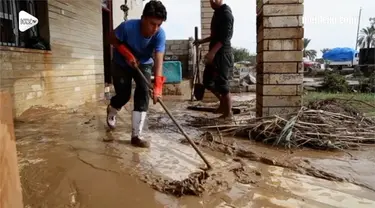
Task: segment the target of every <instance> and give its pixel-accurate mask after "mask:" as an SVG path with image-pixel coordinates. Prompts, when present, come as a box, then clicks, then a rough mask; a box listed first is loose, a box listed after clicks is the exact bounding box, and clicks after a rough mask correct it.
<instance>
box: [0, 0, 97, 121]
mask: <svg viewBox="0 0 375 208" xmlns="http://www.w3.org/2000/svg"><path fill="white" fill-rule="evenodd" d="M48 10H49V11H48V15H49V30H50V37H51V38H50V42H51V51H42V50H34V49H22V48H13V47H4V46H2V47H0V53H1V57H0V63H1V67H0V74H1V76H0V77H1V78H0V89H2V90H6V91H8V92H10V93H11V95H12V98H13V104H14V106H13V110H14V116H19V115H20V114H21V113H22V112H24V111H25V110H27V109H28V108H30V107H31V106H33V105H42V106H50V105H65V106H76V105H79V104H83V103H84V102H86V101H93V100H97V99H98V98H99V97H100V95H102V92H103V87H104V85H103V82H104V76H103V74H104V69H103V38H102V35H101V34H102V24H101V23H102V9H101V2H100V1H96V0H87V1H66V2H64V3H61V2H60V1H56V0H49V1H48Z"/></svg>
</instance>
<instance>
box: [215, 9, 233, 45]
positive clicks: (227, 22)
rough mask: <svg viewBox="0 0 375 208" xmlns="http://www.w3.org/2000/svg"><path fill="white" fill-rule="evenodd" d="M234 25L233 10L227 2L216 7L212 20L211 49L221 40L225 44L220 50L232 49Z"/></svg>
mask: <svg viewBox="0 0 375 208" xmlns="http://www.w3.org/2000/svg"><path fill="white" fill-rule="evenodd" d="M233 25H234V18H233V15H232V10H231V8H230V7H229V6H228V5H227V4H223V5H221V6H220V7H219V8H218V9H215V12H214V15H213V16H212V20H211V41H210V45H209V49H210V50H211V49H212V47H214V45H215V44H216V43H218V42H221V43H222V44H223V46H222V47H221V48H220V50H219V51H218V52H226V51H231V49H232V46H231V39H232V36H233Z"/></svg>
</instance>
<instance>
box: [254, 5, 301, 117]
mask: <svg viewBox="0 0 375 208" xmlns="http://www.w3.org/2000/svg"><path fill="white" fill-rule="evenodd" d="M302 16H303V0H259V1H258V2H257V86H256V91H257V116H268V115H274V114H278V115H284V114H288V113H293V112H296V111H298V110H299V109H300V107H301V105H302V96H301V95H302V89H303V88H302V83H303V74H302V73H303V69H302V50H303V41H302V39H303V36H304V30H303V23H302Z"/></svg>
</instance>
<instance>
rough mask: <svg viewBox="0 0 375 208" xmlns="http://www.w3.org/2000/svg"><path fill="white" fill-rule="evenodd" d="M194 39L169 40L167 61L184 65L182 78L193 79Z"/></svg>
mask: <svg viewBox="0 0 375 208" xmlns="http://www.w3.org/2000/svg"><path fill="white" fill-rule="evenodd" d="M192 43H193V39H192V38H190V39H185V40H167V44H166V53H165V58H164V59H165V60H166V61H167V60H178V61H181V63H182V78H191V76H192V70H193V63H194V56H195V55H194V48H193V44H192Z"/></svg>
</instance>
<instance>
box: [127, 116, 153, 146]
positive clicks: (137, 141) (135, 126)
mask: <svg viewBox="0 0 375 208" xmlns="http://www.w3.org/2000/svg"><path fill="white" fill-rule="evenodd" d="M146 115H147V112H140V111H133V113H132V137H131V144H132V145H134V146H136V147H145V148H147V147H149V146H150V144H149V143H148V142H147V141H145V140H142V131H143V126H144V125H145V120H146Z"/></svg>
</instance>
